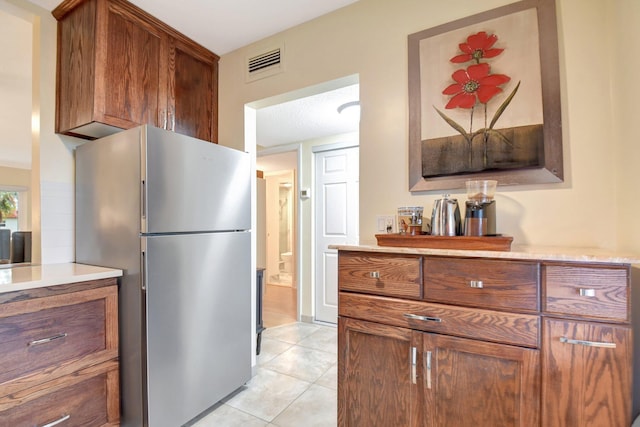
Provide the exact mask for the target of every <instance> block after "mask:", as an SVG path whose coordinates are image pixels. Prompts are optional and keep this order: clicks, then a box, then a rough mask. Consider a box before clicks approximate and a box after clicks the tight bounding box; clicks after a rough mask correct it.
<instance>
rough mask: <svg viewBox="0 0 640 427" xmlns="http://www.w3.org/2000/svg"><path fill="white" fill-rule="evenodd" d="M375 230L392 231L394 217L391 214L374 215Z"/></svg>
mask: <svg viewBox="0 0 640 427" xmlns="http://www.w3.org/2000/svg"><path fill="white" fill-rule="evenodd" d="M376 221H377V230H378V232H379V233H393V232H394V231H395V228H396V224H395V222H396V217H395V216H393V215H378V216H376Z"/></svg>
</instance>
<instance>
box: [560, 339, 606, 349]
mask: <svg viewBox="0 0 640 427" xmlns="http://www.w3.org/2000/svg"><path fill="white" fill-rule="evenodd" d="M560 342H561V343H564V344H573V345H584V346H587V347H602V348H616V343H614V342H598V341H583V340H572V339H570V338H567V337H560Z"/></svg>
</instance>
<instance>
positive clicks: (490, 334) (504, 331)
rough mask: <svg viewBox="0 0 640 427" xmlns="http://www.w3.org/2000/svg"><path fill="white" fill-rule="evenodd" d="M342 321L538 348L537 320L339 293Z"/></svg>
mask: <svg viewBox="0 0 640 427" xmlns="http://www.w3.org/2000/svg"><path fill="white" fill-rule="evenodd" d="M338 298H339V302H338V314H339V315H340V316H343V317H351V318H355V319H362V320H368V321H371V322H376V323H382V324H387V325H391V326H399V327H403V328H409V329H414V330H420V331H426V332H435V333H440V334H444V335H453V336H459V337H465V338H472V339H477V340H482V341H492V342H498V343H505V344H512V345H518V346H523V347H532V348H537V347H538V345H539V331H540V316H537V315H527V314H511V313H503V312H498V311H491V310H481V309H472V308H464V307H455V306H450V305H443V304H433V303H427V302H421V301H403V300H399V299H395V298H387V297H379V296H373V295H361V294H360V295H358V294H352V293H347V292H340V294H339V297H338Z"/></svg>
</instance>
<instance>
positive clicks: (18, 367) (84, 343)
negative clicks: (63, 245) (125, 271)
mask: <svg viewBox="0 0 640 427" xmlns="http://www.w3.org/2000/svg"><path fill="white" fill-rule="evenodd" d="M117 295H118V294H117V287H116V286H106V287H102V288H97V289H90V290H86V291H78V292H73V293H64V294H58V295H53V296H46V297H42V298H32V299H27V300H24V301H16V302H10V303H6V304H2V305H1V306H0V307H1V310H0V366H2V369H0V397H1V396H6V395H9V394H13V393H16V392H17V391H18V390H22V389H24V388H29V387H32V386H33V385H35V384H39V383H42V382H46V381H50V380H51V379H53V378H57V377H60V376H63V375H68V374H71V373H73V372H74V371H76V370H78V369H81V368H83V367H86V366H89V365H94V364H98V363H101V362H104V361H106V360H109V359H113V358H117V357H118V347H117V344H118V332H117V310H118V307H117Z"/></svg>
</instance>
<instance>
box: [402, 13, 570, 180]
mask: <svg viewBox="0 0 640 427" xmlns="http://www.w3.org/2000/svg"><path fill="white" fill-rule="evenodd" d="M556 25H557V24H556V5H555V0H523V1H519V2H516V3H512V4H508V5H506V6H502V7H499V8H496V9H492V10H489V11H486V12H483V13H479V14H477V15H473V16H469V17H466V18H462V19H459V20H456V21H453V22H449V23H446V24H443V25H439V26H437V27H434V28H430V29H427V30H424V31H420V32H418V33H414V34H411V35H409V36H408V49H409V51H408V54H409V55H408V56H409V190H410V191H412V192H417V191H429V190H446V189H458V188H464V186H465V184H464V183H465V181H467V180H469V179H495V180H497V181H498V185H514V184H542V183H558V182H562V181H563V179H564V175H563V158H562V125H561V108H560V72H559V60H558V35H557V27H556ZM483 32H484V33H483ZM480 34H482V36H487V37H489V36H491V37H494V34H495V37H496V38H497V40H494V41H493V43H487V44H486V46H488V47H490V48H491V49H493V54H488V53H487V52H488V50H491V49H487V50H486V51H483V53H484V54H485V55H486V57H485V58H479V59H478V57H477V56H473V55H465V52H464V51H463V50H462V49H463V48H466V49H467V51H468V50H469V49H470V46H471V48H473V46H472V45H473V44H474V43H472V42H470V39H469V37H470V36H473V35H476V37H478V36H479V35H480ZM482 36H480V37H482ZM476 40H477V38H476ZM465 43H466V46H464V44H465ZM536 47H537V49H536ZM495 52H499V53H495ZM493 55H495V56H493ZM456 56H460V57H463V58H461V59H458V60H457V63H454V62H451V59H453V58H454V57H456ZM465 56H468V58H469V59H466V58H464V57H465ZM465 59H466V61H468V62H467V64H465V63H461V62H462V61H465ZM483 62H484V63H486V64H487V65H489V66H488V67H487V65H482V66H478V65H477V64H480V63H483ZM471 66H476V70H477V69H478V68H482V69H487V70H490V71H489V72H490V74H491V76H490V77H494V75H496V74H499V75H501V76H507V77H506V78H503V80H507V79H508V82H506V83H504V82H503V83H499V84H498V85H499V86H498V87H499V89H497V90H496V89H494V92H492V93H493V94H492V95H491V98H490V100H488V101H487V100H486V96H485V99H484V102H483V101H481V100H480V96H478V98H477V99H478V101H476V104H475V105H474V107H473V108H469V107H468V106H467V107H465V108H456V107H455V106H454V107H451V106H449V107H448V108H449V109H447V108H445V107H447V103H448V102H449V101H451V100H452V99H453V96H456V95H455V94H454V93H453V92H455V88H454V89H451V90H449V89H450V88H449V86H451V85H453V86H456V85H457V84H459V83H460V81H458V80H456V79H455V78H454V73H456V72H457V73H460V71H458V70H464V71H465V73H466V74H465V75H466V76H469V74H468V72H469V68H468V67H471ZM483 67H484V68H483ZM500 73H504V74H500ZM457 76H458V77H460V74H457ZM469 81H470V80H469ZM460 87H463V88H467V87H468V86H465V85H461V86H460ZM475 87H477V86H475ZM445 88H447V90H448V93H447V94H443V91H446V90H445ZM464 90H465V91H466V90H467V89H464ZM495 92H498V93H495ZM485 93H486V92H485ZM468 94H469V93H468V92H467V93H464V94H463V95H468ZM474 96H476V94H475V93H474ZM455 103H456V102H453V104H455ZM450 104H451V103H450ZM476 108H477V109H476ZM474 115H476V121H475V123H474ZM492 119H493V120H492ZM502 123H506V124H507V126H508V127H507V128H500V124H502ZM456 126H457V127H456Z"/></svg>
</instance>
